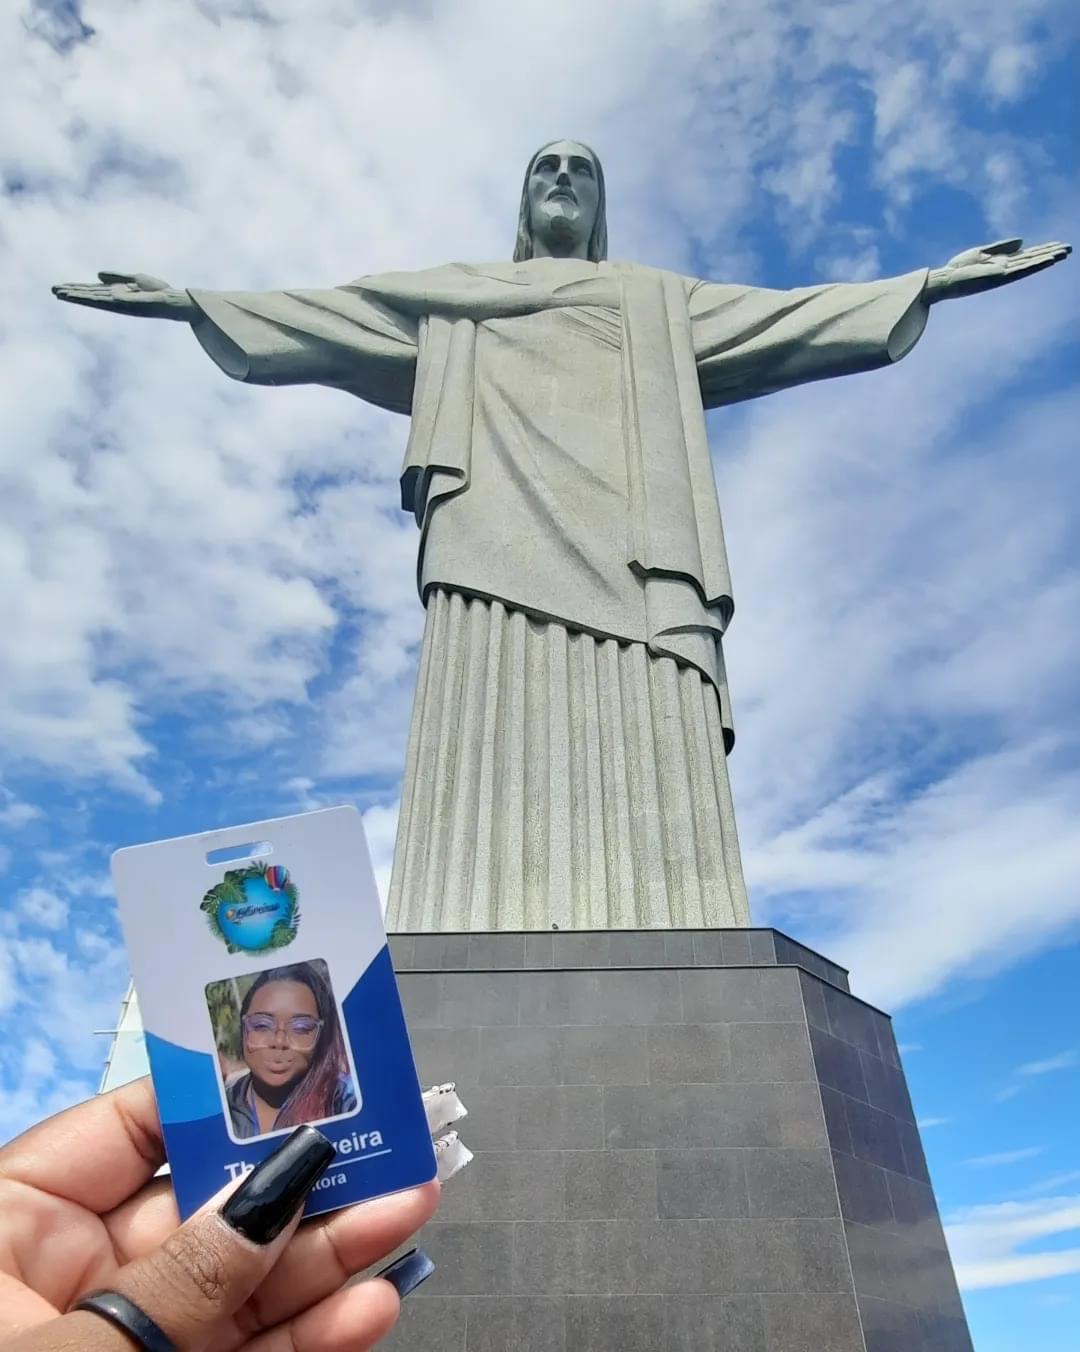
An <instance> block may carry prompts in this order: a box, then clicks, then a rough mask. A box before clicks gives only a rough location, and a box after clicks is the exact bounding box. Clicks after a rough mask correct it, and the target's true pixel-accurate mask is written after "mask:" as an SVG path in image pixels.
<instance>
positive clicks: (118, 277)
mask: <svg viewBox="0 0 1080 1352" xmlns="http://www.w3.org/2000/svg"><path fill="white" fill-rule="evenodd" d="M98 280H99V281H101V282H104V283H105V285H106V286H112V285H114V284H115V283H117V282H130V283H131V284H132V286H134V285H136V284H137V280H138V279H137V278H136V275H135V273H133V272H99V273H98Z"/></svg>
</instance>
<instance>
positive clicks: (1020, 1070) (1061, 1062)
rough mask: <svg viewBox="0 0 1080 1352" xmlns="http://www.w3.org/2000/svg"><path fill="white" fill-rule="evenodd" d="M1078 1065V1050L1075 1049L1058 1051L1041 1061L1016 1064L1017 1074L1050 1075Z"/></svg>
mask: <svg viewBox="0 0 1080 1352" xmlns="http://www.w3.org/2000/svg"><path fill="white" fill-rule="evenodd" d="M1078 1065H1080V1052H1078V1051H1076V1050H1075V1049H1073V1050H1071V1051H1067V1052H1058V1054H1057V1056H1048V1057H1046V1058H1045V1060H1042V1061H1027V1062H1025V1064H1024V1065H1022V1066H1017V1068H1016V1073H1017V1075H1050V1074H1052V1073H1053V1072H1054V1071H1056V1070H1072V1069H1073V1067H1074V1066H1078Z"/></svg>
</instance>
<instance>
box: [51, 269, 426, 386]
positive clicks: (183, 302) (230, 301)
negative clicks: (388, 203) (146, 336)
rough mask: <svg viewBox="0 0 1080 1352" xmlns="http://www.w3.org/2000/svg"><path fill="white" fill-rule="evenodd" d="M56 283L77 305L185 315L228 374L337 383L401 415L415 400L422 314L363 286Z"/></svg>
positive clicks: (132, 278) (110, 280)
mask: <svg viewBox="0 0 1080 1352" xmlns="http://www.w3.org/2000/svg"><path fill="white" fill-rule="evenodd" d="M98 278H99V282H98V284H96V285H95V284H93V283H90V284H88V285H85V284H78V283H72V284H68V285H63V286H54V287H53V294H54V295H55V296H57V297H58V298H59V299H60V300H66V301H69V302H71V303H72V304H74V305H88V306H90V307H92V308H93V309H97V310H112V311H114V312H115V313H117V314H125V315H144V316H146V317H147V318H153V319H182V320H185V321H186V322H187V323H189V324H190V325H191V329H192V332H193V333H194V334H195V337H196V338H197V339H198V341H199V343H200V344H201V346H202V348H203V350H204V351H205V352H206V354H207V355H208V356H209V357H210V358H211V360H212V361H214V362H215V363H216V364H217V365H218V366H219V367H220V368H221V370H222V371H224V372H225V374H226V375H228V376H231V377H232V378H233V379H234V380H242V381H245V382H247V383H250V384H253V385H330V386H333V387H335V388H337V389H343V390H346V391H348V392H349V393H350V394H355V395H357V396H358V397H359V398H361V399H365V400H367V401H368V402H369V403H374V404H378V405H379V406H380V407H382V408H389V409H391V410H393V411H394V412H398V413H408V412H409V410H410V408H411V406H412V395H413V383H414V378H415V371H416V358H417V349H418V318H417V316H415V315H409V314H403V313H399V312H397V311H395V310H394V309H392V308H391V307H390V306H388V305H386V304H383V303H382V302H381V301H380V300H378V298H377V297H375V296H374V295H368V294H367V293H366V292H365V290H364V288H363V287H362V286H360V285H358V284H351V285H349V286H343V287H330V288H328V289H323V290H298V291H250V292H248V291H199V290H191V291H180V290H178V289H176V288H174V287H171V286H170V285H169V284H168V282H163V281H161V279H160V278H158V277H149V276H147V275H146V274H145V273H138V272H136V273H127V272H101V273H98Z"/></svg>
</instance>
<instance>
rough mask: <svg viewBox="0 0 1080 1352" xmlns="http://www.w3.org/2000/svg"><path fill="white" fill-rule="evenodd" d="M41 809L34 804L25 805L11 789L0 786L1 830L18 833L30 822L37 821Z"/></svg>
mask: <svg viewBox="0 0 1080 1352" xmlns="http://www.w3.org/2000/svg"><path fill="white" fill-rule="evenodd" d="M40 816H41V809H40V808H37V807H34V805H33V804H32V803H24V802H22V801H21V800H20V799H18V798H17V797H16V796H15V795H14V794H13V793H12V792H11V791H10V790H9V789H5V788H4V786H3V784H0V828H4V829H5V830H9V831H18V830H20V829H21V828H22V827H24V826H27V825H29V823H30V822H33V821H37V820H38V818H39V817H40Z"/></svg>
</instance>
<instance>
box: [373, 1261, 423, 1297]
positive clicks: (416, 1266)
mask: <svg viewBox="0 0 1080 1352" xmlns="http://www.w3.org/2000/svg"><path fill="white" fill-rule="evenodd" d="M434 1271H435V1264H434V1263H433V1262H432V1260H431V1259H430V1258H429V1257H428V1255H427V1254H426V1253H425V1252H424V1251H423V1249H410V1250H409V1252H408V1253H404V1254H402V1255H401V1257H400V1258H397V1259H395V1260H394V1262H392V1263H391V1264H390V1265H389V1267H384V1268H383V1270H382V1271H381V1272H376V1274H375V1276H376V1277H381V1278H382V1279H383V1281H387V1282H389V1283H390V1285H391V1286H392V1287H393V1288H394V1290H395V1291H396V1292H397V1293H398V1295H399V1296H400V1297H401V1299H402V1300H404V1299H405V1297H406V1296H407V1295H408V1294H409V1293H410V1291H415V1290H416V1288H417V1287H418V1286H419V1285H420V1283H421V1282H426V1281H427V1279H428V1278H429V1277H430V1276H431V1274H432V1273H433V1272H434Z"/></svg>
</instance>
